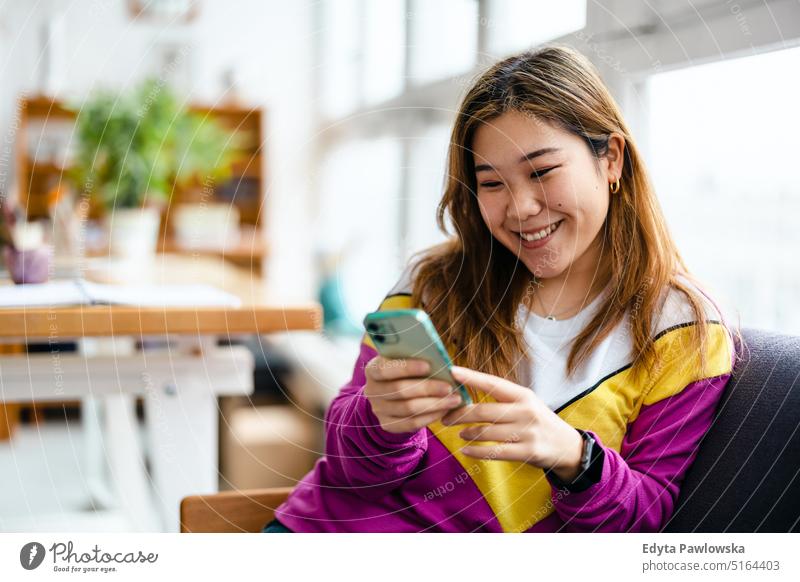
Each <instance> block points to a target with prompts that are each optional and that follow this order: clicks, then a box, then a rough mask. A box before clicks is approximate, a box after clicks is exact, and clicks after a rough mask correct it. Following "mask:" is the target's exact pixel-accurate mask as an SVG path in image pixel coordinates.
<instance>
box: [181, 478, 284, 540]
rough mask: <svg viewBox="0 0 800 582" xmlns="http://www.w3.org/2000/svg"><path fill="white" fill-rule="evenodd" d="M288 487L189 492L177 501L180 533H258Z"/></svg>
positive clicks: (272, 515)
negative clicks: (210, 492) (201, 492)
mask: <svg viewBox="0 0 800 582" xmlns="http://www.w3.org/2000/svg"><path fill="white" fill-rule="evenodd" d="M291 491H292V488H291V487H275V488H271V489H248V490H243V491H224V492H222V493H214V494H211V495H191V496H189V497H185V498H184V499H183V500H182V501H181V533H241V532H253V533H258V532H260V531H261V528H263V527H264V525H265V524H266V523H267V522H268V521H270V520H272V518H273V517H274V512H275V508H276V507H278V506H279V505H280V504H281V503H283V502H284V501H285V500H286V498H287V497H289V493H291Z"/></svg>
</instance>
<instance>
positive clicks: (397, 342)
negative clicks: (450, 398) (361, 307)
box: [364, 309, 472, 407]
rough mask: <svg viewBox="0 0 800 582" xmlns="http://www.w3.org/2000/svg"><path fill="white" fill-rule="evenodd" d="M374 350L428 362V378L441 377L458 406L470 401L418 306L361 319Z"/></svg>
mask: <svg viewBox="0 0 800 582" xmlns="http://www.w3.org/2000/svg"><path fill="white" fill-rule="evenodd" d="M364 328H365V329H366V330H367V333H368V334H369V337H370V338H372V343H373V344H375V349H376V350H378V353H379V354H380V355H381V356H383V357H384V358H418V359H420V360H426V361H427V362H428V363H429V364H430V365H431V373H430V377H431V378H435V379H437V380H444V381H445V382H447V383H449V384H450V385H451V386H452V387H453V392H457V393H458V394H459V395H460V396H461V404H460V405H459V407H460V406H464V405H466V404H472V398H471V397H470V395H469V392H468V391H467V389H466V388H465V387H464V385H463V384H461V383H459V382H457V381H456V380H455V378H453V375H452V374H451V373H450V368H451V367H452V365H453V362H452V360H451V359H450V355H449V354H448V353H447V350H446V349H445V347H444V343H443V342H442V340H441V338H440V337H439V334H438V333H437V331H436V328H435V327H434V326H433V322H432V321H431V318H430V317H429V316H428V314H427V313H425V312H424V311H423V310H421V309H390V310H386V311H375V312H373V313H368V314H367V316H366V317H365V318H364Z"/></svg>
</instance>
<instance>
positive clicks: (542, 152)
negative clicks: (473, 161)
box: [475, 148, 561, 174]
mask: <svg viewBox="0 0 800 582" xmlns="http://www.w3.org/2000/svg"><path fill="white" fill-rule="evenodd" d="M560 151H561V148H541V149H538V150H534V151H532V152H529V153H527V154H525V155H524V156H522V157H521V158H520V159H519V163H520V164H521V163H522V162H529V161H531V160H532V159H533V158H538V157H539V156H543V155H545V154H551V153H553V152H560ZM493 170H494V168H493V167H492V166H490V165H489V164H480V165H478V166H475V173H476V174H477V173H478V172H490V171H493Z"/></svg>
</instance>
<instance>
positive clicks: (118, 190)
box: [71, 80, 240, 257]
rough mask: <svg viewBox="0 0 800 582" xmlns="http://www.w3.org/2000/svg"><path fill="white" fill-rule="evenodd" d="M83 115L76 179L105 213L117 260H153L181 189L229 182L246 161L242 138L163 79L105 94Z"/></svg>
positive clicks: (82, 110) (80, 114)
mask: <svg viewBox="0 0 800 582" xmlns="http://www.w3.org/2000/svg"><path fill="white" fill-rule="evenodd" d="M76 112H77V122H76V123H77V128H76V134H77V148H76V154H75V164H74V166H73V168H72V171H71V175H72V178H73V180H74V182H75V184H76V187H77V189H78V191H79V192H81V193H84V194H88V195H90V196H91V197H92V198H93V199H94V200H95V201H97V202H99V204H100V206H101V207H102V208H103V209H104V211H105V214H104V220H105V224H106V228H107V232H108V242H109V249H110V251H111V253H112V254H114V255H118V256H127V257H143V256H148V255H152V254H153V253H154V252H155V249H156V245H157V242H158V232H159V226H160V223H161V212H162V210H163V208H164V207H165V206H166V204H167V203H168V202H169V199H170V196H171V195H172V192H173V190H174V188H175V187H176V186H180V185H186V184H188V183H191V182H192V181H194V182H198V181H201V182H203V183H204V184H208V183H212V184H213V183H216V181H218V180H221V179H224V178H226V177H227V176H228V175H229V173H230V168H231V164H232V163H233V162H234V161H235V159H236V158H237V157H238V155H239V149H238V148H239V145H240V144H239V141H240V140H239V136H236V135H234V134H232V133H231V132H230V131H229V130H227V129H226V128H224V127H223V126H221V125H220V124H219V123H218V122H216V121H215V120H213V119H210V118H208V117H206V116H203V115H201V114H198V113H193V112H191V111H189V110H188V109H187V108H186V107H184V106H182V105H181V104H180V103H179V102H178V100H177V98H176V97H175V95H174V94H173V93H172V91H171V90H170V89H169V88H168V87H167V86H165V85H163V84H161V83H159V82H157V81H155V80H147V81H145V82H143V83H142V84H141V85H139V86H138V87H137V88H136V89H134V90H133V91H131V92H129V93H127V94H121V95H120V94H116V93H112V92H109V91H99V92H97V93H96V94H94V95H93V96H92V97H91V98H90V99H89V100H88V101H87V102H85V103H84V104H83V105H82V106H81V107H80V108H76Z"/></svg>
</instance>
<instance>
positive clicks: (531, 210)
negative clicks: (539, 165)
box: [506, 186, 545, 222]
mask: <svg viewBox="0 0 800 582" xmlns="http://www.w3.org/2000/svg"><path fill="white" fill-rule="evenodd" d="M510 192H511V194H510V196H509V199H508V207H507V208H506V215H507V217H508V218H509V219H511V220H512V221H513V220H519V221H520V222H525V220H527V219H528V217H530V216H535V215H537V214H539V213H540V212H541V211H542V210H544V208H545V204H544V193H543V192H542V191H541V189H539V188H535V187H532V186H526V187H521V188H515V189H512V190H510Z"/></svg>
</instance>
